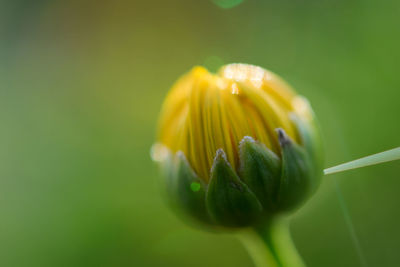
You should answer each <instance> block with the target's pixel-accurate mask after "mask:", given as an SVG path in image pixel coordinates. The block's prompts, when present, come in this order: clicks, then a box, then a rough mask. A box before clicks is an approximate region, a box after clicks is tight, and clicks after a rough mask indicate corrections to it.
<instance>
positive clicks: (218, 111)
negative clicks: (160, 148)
mask: <svg viewBox="0 0 400 267" xmlns="http://www.w3.org/2000/svg"><path fill="white" fill-rule="evenodd" d="M292 114H296V115H297V116H298V117H300V118H302V120H304V121H306V123H310V124H311V121H312V112H311V109H310V108H309V105H308V103H307V101H306V100H305V99H304V98H303V97H301V96H298V95H297V94H296V93H295V92H294V91H293V90H292V88H291V87H290V86H289V85H288V84H287V83H286V82H284V81H283V80H282V79H281V78H280V77H278V76H277V75H275V74H274V73H272V72H270V71H267V70H265V69H263V68H260V67H257V66H252V65H246V64H231V65H227V66H224V67H222V68H221V69H220V71H219V72H218V73H217V74H212V73H210V72H208V71H207V70H206V69H205V68H203V67H194V68H193V69H192V70H191V71H190V72H189V73H188V74H186V75H184V76H183V77H182V78H180V79H179V80H178V81H177V83H176V84H175V85H174V86H173V88H172V90H171V91H170V93H169V94H168V96H167V98H166V100H165V102H164V105H163V107H162V111H161V118H160V122H159V135H158V142H159V143H161V144H163V145H164V146H166V147H167V148H169V149H170V150H171V151H172V152H177V151H182V152H183V154H184V155H185V156H186V158H187V160H188V162H189V164H190V166H191V167H192V168H193V170H194V171H195V172H196V173H197V174H198V176H199V177H200V178H201V179H202V180H203V181H204V182H205V183H208V182H209V180H210V170H211V167H212V165H213V161H214V157H215V155H216V151H217V150H218V149H222V150H223V151H224V152H225V153H226V157H227V160H228V161H229V163H230V165H231V166H232V168H233V169H234V170H235V171H238V169H239V165H240V163H239V143H240V141H241V140H242V139H243V138H244V137H245V136H251V137H252V138H254V139H255V140H256V141H259V142H260V143H262V144H264V145H265V146H266V147H267V148H269V149H270V150H272V151H273V152H275V153H276V154H277V155H280V145H279V140H278V137H277V134H276V132H275V129H277V128H281V129H283V130H284V131H285V132H286V134H287V135H288V136H289V137H290V138H291V139H292V140H293V141H295V142H296V143H300V142H301V140H299V133H298V129H297V126H296V124H295V122H294V121H293V119H292Z"/></svg>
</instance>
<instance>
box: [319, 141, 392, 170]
mask: <svg viewBox="0 0 400 267" xmlns="http://www.w3.org/2000/svg"><path fill="white" fill-rule="evenodd" d="M399 159H400V147H396V148H393V149H390V150H386V151H384V152H380V153H377V154H373V155H370V156H366V157H363V158H360V159H356V160H353V161H349V162H346V163H343V164H340V165H337V166H334V167H330V168H327V169H325V170H324V174H325V175H328V174H333V173H337V172H343V171H347V170H352V169H357V168H361V167H365V166H370V165H375V164H379V163H383V162H388V161H393V160H399Z"/></svg>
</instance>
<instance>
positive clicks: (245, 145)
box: [239, 136, 281, 212]
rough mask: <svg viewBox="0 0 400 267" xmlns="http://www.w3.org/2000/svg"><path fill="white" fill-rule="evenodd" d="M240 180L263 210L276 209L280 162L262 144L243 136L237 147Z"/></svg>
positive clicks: (270, 210) (271, 210)
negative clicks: (254, 196)
mask: <svg viewBox="0 0 400 267" xmlns="http://www.w3.org/2000/svg"><path fill="white" fill-rule="evenodd" d="M239 151H240V154H239V155H240V170H239V173H240V178H241V179H242V181H243V182H244V183H246V185H247V186H248V187H249V188H250V189H251V191H252V192H254V194H255V195H256V196H257V198H258V199H259V201H260V202H261V204H262V205H263V207H264V210H266V211H269V212H273V211H274V210H275V209H276V198H277V190H278V188H279V180H280V177H281V160H280V159H279V157H278V156H277V155H276V154H275V153H274V152H272V151H271V150H270V149H268V148H267V147H266V146H265V145H264V144H262V143H259V142H256V141H255V140H254V139H253V138H251V137H249V136H245V137H244V138H243V139H242V141H241V142H240V145H239Z"/></svg>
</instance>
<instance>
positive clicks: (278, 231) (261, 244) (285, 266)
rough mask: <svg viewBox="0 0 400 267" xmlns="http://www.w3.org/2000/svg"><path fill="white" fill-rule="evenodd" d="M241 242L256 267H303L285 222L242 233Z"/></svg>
mask: <svg viewBox="0 0 400 267" xmlns="http://www.w3.org/2000/svg"><path fill="white" fill-rule="evenodd" d="M239 238H240V239H241V241H242V242H243V244H244V246H245V247H246V249H247V251H248V252H249V254H250V256H251V257H252V259H253V261H254V264H255V266H257V267H305V265H304V263H303V260H302V259H301V257H300V256H299V254H298V252H297V250H296V248H295V246H294V244H293V241H292V238H291V237H290V232H289V223H288V221H286V220H282V219H280V220H273V221H270V222H268V223H265V224H262V225H260V226H257V227H254V228H252V229H250V230H247V231H246V232H242V233H241V234H240V235H239Z"/></svg>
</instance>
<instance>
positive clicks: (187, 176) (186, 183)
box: [175, 152, 210, 222]
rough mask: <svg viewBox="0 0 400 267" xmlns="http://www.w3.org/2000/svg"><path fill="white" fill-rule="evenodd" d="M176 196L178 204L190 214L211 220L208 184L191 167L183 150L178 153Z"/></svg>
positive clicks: (201, 219)
mask: <svg viewBox="0 0 400 267" xmlns="http://www.w3.org/2000/svg"><path fill="white" fill-rule="evenodd" d="M176 160H177V163H176V188H175V190H176V192H175V194H176V198H177V202H178V205H179V206H180V207H181V208H182V209H183V210H184V211H185V212H186V213H187V214H189V215H191V216H193V217H195V218H196V219H199V220H200V221H203V222H210V218H209V215H208V212H207V209H206V203H205V198H206V190H205V188H206V186H205V185H204V183H203V181H202V180H201V179H200V178H199V177H198V176H197V175H196V173H195V172H194V171H193V169H192V168H191V167H190V165H189V162H188V161H187V159H186V157H185V155H184V154H183V153H182V152H178V153H177V154H176Z"/></svg>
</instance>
